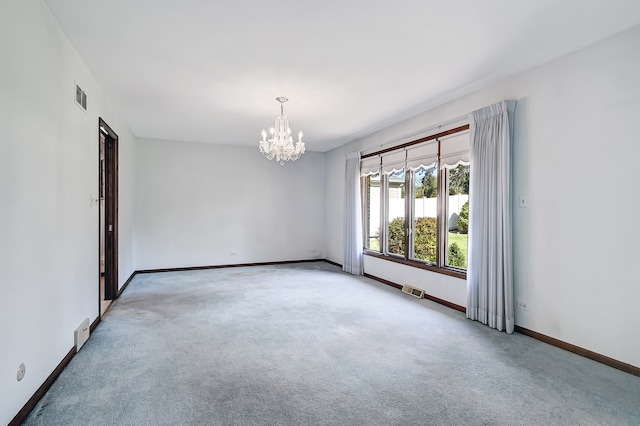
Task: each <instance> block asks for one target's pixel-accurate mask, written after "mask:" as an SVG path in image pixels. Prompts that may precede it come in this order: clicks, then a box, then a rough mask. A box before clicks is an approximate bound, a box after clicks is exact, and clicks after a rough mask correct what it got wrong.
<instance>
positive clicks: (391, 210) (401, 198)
mask: <svg viewBox="0 0 640 426" xmlns="http://www.w3.org/2000/svg"><path fill="white" fill-rule="evenodd" d="M387 195H388V198H387V199H388V200H389V203H388V207H387V209H388V210H387V217H388V219H389V222H388V223H387V226H388V228H387V229H388V234H387V235H388V250H387V251H388V252H389V253H393V254H399V255H402V256H404V253H405V247H404V246H405V238H404V235H405V229H404V216H405V212H404V209H405V197H406V187H405V172H404V170H401V171H399V172H394V173H391V174H390V175H389V188H388V194H387Z"/></svg>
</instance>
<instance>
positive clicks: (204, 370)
mask: <svg viewBox="0 0 640 426" xmlns="http://www.w3.org/2000/svg"><path fill="white" fill-rule="evenodd" d="M630 338H631V337H630ZM24 424H26V425H83V426H84V425H551V424H553V425H640V377H635V376H632V375H629V374H626V373H623V372H620V371H618V370H615V369H612V368H610V367H606V366H604V365H601V364H598V363H596V362H594V361H591V360H588V359H585V358H582V357H579V356H577V355H574V354H571V353H568V352H565V351H562V350H560V349H557V348H555V347H552V346H549V345H546V344H544V343H541V342H539V341H536V340H533V339H531V338H529V337H526V336H523V335H520V334H517V333H516V334H513V335H507V334H505V333H500V332H497V331H495V330H491V329H489V328H487V327H485V326H483V325H481V324H479V323H477V322H473V321H469V320H467V319H465V317H464V315H463V314H462V313H460V312H457V311H453V310H450V309H448V308H446V307H443V306H440V305H437V304H435V303H432V302H430V301H427V300H419V299H416V298H413V297H411V296H408V295H405V294H403V293H401V292H400V291H399V290H396V289H394V288H391V287H388V286H385V285H383V284H380V283H377V282H375V281H373V280H370V279H367V278H363V277H353V276H351V275H347V274H344V273H342V272H341V271H340V270H339V269H338V268H336V267H334V266H332V265H330V264H327V263H324V262H315V263H306V264H293V265H282V266H265V267H242V268H229V269H215V270H202V271H189V272H170V273H156V274H145V275H137V276H136V277H135V279H134V280H133V281H132V282H131V284H130V285H129V287H128V288H127V289H126V291H125V292H124V293H123V295H122V296H121V297H120V299H119V300H118V301H117V302H116V303H115V305H114V306H113V307H112V308H111V309H110V310H109V312H108V313H107V315H106V316H105V317H104V319H103V321H102V323H101V324H100V325H99V326H98V327H97V329H96V330H95V332H94V333H93V334H92V336H91V338H90V339H89V341H88V342H87V343H86V344H85V346H84V348H83V349H82V350H81V351H80V352H79V353H78V354H77V355H76V356H75V357H74V359H73V360H72V361H71V363H70V364H69V366H68V367H67V368H66V369H65V371H64V372H63V373H62V374H61V376H60V377H59V378H58V380H57V381H56V382H55V383H54V385H53V386H52V387H51V389H50V391H49V392H48V393H47V394H46V395H45V396H44V398H43V399H42V400H41V401H40V403H39V404H38V406H37V407H36V408H35V409H34V411H33V412H32V413H31V415H30V417H29V418H28V419H27V421H26V422H25V423H24Z"/></svg>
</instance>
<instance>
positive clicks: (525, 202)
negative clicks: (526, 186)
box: [518, 194, 529, 209]
mask: <svg viewBox="0 0 640 426" xmlns="http://www.w3.org/2000/svg"><path fill="white" fill-rule="evenodd" d="M518 206H519V207H520V208H521V209H526V208H527V207H529V197H528V196H527V194H520V196H519V197H518Z"/></svg>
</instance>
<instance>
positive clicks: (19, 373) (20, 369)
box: [16, 362, 27, 381]
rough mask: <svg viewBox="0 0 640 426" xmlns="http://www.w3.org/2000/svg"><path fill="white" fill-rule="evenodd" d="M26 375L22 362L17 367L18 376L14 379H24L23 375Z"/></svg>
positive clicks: (25, 368)
mask: <svg viewBox="0 0 640 426" xmlns="http://www.w3.org/2000/svg"><path fill="white" fill-rule="evenodd" d="M25 374H27V367H25V366H24V362H23V363H22V364H20V365H19V366H18V374H16V379H18V381H20V380H22V379H24V375H25Z"/></svg>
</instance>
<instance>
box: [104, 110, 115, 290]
mask: <svg viewBox="0 0 640 426" xmlns="http://www.w3.org/2000/svg"><path fill="white" fill-rule="evenodd" d="M100 131H101V132H102V134H103V135H104V181H105V182H104V184H105V185H104V205H105V212H104V213H105V214H104V221H103V223H101V225H100V226H103V227H104V229H103V233H102V235H104V279H105V282H104V298H105V299H106V300H113V299H115V298H116V297H118V135H116V134H115V133H114V132H113V131H112V130H111V128H110V127H109V126H107V124H106V123H105V122H104V121H102V119H101V120H100Z"/></svg>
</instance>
